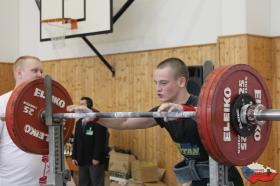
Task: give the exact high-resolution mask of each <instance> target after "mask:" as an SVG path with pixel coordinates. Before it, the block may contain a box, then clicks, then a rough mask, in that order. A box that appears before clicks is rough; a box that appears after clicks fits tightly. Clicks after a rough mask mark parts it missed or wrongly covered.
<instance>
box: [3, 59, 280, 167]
mask: <svg viewBox="0 0 280 186" xmlns="http://www.w3.org/2000/svg"><path fill="white" fill-rule="evenodd" d="M45 104H46V103H45V89H44V80H43V79H36V80H33V81H31V82H26V83H23V84H21V85H20V86H18V87H17V88H16V89H15V90H14V91H13V93H12V95H11V97H10V99H9V101H8V104H7V109H6V113H5V114H4V113H0V117H1V118H2V119H3V118H5V120H6V125H7V129H8V132H9V135H10V136H11V138H12V140H13V141H14V143H15V144H16V145H17V146H18V147H19V148H21V149H22V150H24V151H26V152H31V153H36V154H48V127H47V126H46V124H45V121H44V108H45ZM72 104H73V102H72V99H71V97H70V95H69V94H68V92H67V91H66V89H65V88H64V87H63V86H62V85H60V84H59V83H58V82H56V81H53V82H52V106H53V113H54V114H53V118H57V119H60V120H62V124H63V125H64V134H65V135H64V141H65V142H66V141H67V140H68V138H69V137H70V135H71V133H72V130H73V126H74V118H85V117H91V118H140V117H152V118H162V117H171V118H195V119H196V120H197V127H198V132H199V135H200V137H201V141H202V143H203V145H204V147H205V148H206V150H207V151H208V152H209V154H210V155H211V156H212V158H214V159H215V160H216V161H218V162H220V163H223V164H226V165H247V164H249V163H251V162H253V161H256V160H257V158H258V157H259V156H260V155H261V153H262V152H263V151H264V149H265V146H266V145H267V143H268V140H269V135H270V132H271V126H272V125H271V124H270V121H271V120H280V110H277V109H271V99H270V96H269V92H268V88H267V86H266V84H265V82H264V80H263V79H262V77H261V76H260V75H259V74H258V72H257V71H256V70H255V69H253V68H252V67H250V66H248V65H244V64H238V65H230V66H225V67H221V68H217V69H215V70H214V71H213V72H212V73H211V74H210V75H209V76H208V78H207V80H206V81H205V83H204V84H203V86H202V88H201V92H200V95H199V101H198V105H197V110H196V112H193V111H192V112H160V113H159V112H93V113H67V112H66V107H67V106H68V105H72ZM186 135H188V134H186Z"/></svg>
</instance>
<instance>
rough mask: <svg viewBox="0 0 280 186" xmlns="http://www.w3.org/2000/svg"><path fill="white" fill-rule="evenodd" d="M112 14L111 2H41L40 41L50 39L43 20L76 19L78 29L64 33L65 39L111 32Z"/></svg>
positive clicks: (43, 0)
mask: <svg viewBox="0 0 280 186" xmlns="http://www.w3.org/2000/svg"><path fill="white" fill-rule="evenodd" d="M112 14H113V11H112V0H41V1H40V41H48V40H50V39H51V37H52V36H51V34H50V32H49V31H47V30H46V29H45V27H44V24H43V23H42V21H43V20H49V19H59V18H71V19H77V21H78V22H77V24H78V28H77V29H74V30H71V29H68V30H67V31H66V33H65V38H73V37H81V36H88V35H95V34H103V33H110V32H112V16H113V15H112ZM60 26H63V24H62V23H61V25H60Z"/></svg>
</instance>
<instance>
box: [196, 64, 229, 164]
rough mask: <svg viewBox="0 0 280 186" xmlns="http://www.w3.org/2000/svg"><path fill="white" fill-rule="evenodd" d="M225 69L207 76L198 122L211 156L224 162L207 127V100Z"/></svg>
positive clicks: (200, 101)
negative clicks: (216, 79)
mask: <svg viewBox="0 0 280 186" xmlns="http://www.w3.org/2000/svg"><path fill="white" fill-rule="evenodd" d="M223 70H224V68H223V69H221V68H218V69H215V70H214V71H213V72H211V74H210V75H209V76H208V77H207V79H206V81H205V82H204V84H203V86H202V88H201V91H200V94H199V101H198V107H197V123H198V131H199V135H200V137H201V141H202V143H203V145H204V147H205V149H206V150H207V151H208V152H209V154H210V155H211V157H212V158H213V159H215V160H216V161H218V162H220V163H223V162H224V161H225V160H224V159H223V158H222V157H221V156H220V155H219V153H218V151H217V150H216V146H215V144H214V143H213V142H212V141H211V138H210V135H211V134H209V130H208V127H207V102H208V96H209V92H210V88H211V85H212V84H213V83H215V78H216V76H217V75H218V74H219V73H221V72H222V71H223Z"/></svg>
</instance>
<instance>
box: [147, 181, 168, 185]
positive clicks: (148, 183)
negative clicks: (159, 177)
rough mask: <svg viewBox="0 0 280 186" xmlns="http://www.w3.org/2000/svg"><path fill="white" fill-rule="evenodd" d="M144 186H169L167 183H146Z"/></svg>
mask: <svg viewBox="0 0 280 186" xmlns="http://www.w3.org/2000/svg"><path fill="white" fill-rule="evenodd" d="M144 186H167V185H166V184H165V183H163V182H161V181H159V182H154V183H144Z"/></svg>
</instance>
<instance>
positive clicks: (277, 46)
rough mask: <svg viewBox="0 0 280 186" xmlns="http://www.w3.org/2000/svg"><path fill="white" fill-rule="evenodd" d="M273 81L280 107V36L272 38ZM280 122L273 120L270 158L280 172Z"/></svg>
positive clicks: (279, 181)
mask: <svg viewBox="0 0 280 186" xmlns="http://www.w3.org/2000/svg"><path fill="white" fill-rule="evenodd" d="M272 61H273V63H272V69H273V70H272V73H271V74H272V77H273V78H272V81H273V85H272V86H273V88H272V91H271V95H272V99H273V107H274V108H280V99H279V97H280V37H276V38H272ZM279 124H280V122H279V121H277V122H273V132H272V136H271V138H272V139H273V140H271V141H273V144H272V145H271V146H272V149H271V150H270V157H268V158H269V159H273V164H272V165H271V166H273V169H275V170H276V171H277V172H278V174H279V171H280V136H279V134H280V127H279ZM273 183H274V186H278V185H280V178H279V176H277V177H276V178H275V180H274V182H273Z"/></svg>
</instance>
